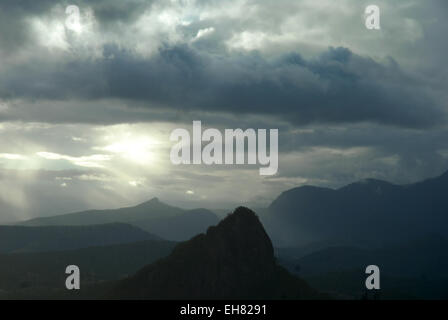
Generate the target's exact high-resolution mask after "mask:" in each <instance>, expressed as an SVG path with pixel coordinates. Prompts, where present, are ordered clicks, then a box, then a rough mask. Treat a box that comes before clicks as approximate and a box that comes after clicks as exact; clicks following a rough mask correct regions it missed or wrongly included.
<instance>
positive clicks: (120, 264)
mask: <svg viewBox="0 0 448 320" xmlns="http://www.w3.org/2000/svg"><path fill="white" fill-rule="evenodd" d="M175 244H176V243H174V242H170V241H162V240H160V241H159V240H147V241H142V242H134V243H127V244H119V245H111V246H101V247H89V248H83V249H77V250H67V251H55V252H40V253H15V254H0V292H1V291H3V297H7V298H14V297H21V298H25V297H26V298H31V299H33V298H34V299H35V298H44V297H47V296H46V295H48V294H51V292H53V291H59V292H61V294H63V293H64V292H66V291H67V290H66V289H65V286H64V283H65V278H66V277H67V275H66V274H65V268H66V267H67V266H68V265H71V264H74V263H75V264H76V265H77V266H78V267H79V268H80V269H81V272H82V277H81V287H82V288H83V289H84V287H85V286H88V285H90V284H93V283H98V282H102V281H108V280H118V279H121V278H124V277H126V276H128V275H130V274H133V273H135V272H136V271H137V270H139V269H141V268H142V267H143V266H145V265H147V264H149V263H152V262H154V261H156V260H158V259H160V258H162V257H164V256H167V255H168V254H169V253H170V252H171V251H172V249H173V248H174V246H175ZM72 295H73V296H76V294H72ZM1 297H2V295H1V294H0V298H1Z"/></svg>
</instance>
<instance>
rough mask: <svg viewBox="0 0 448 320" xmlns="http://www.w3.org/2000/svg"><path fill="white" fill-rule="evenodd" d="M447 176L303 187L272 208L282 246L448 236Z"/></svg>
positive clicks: (269, 219)
mask: <svg viewBox="0 0 448 320" xmlns="http://www.w3.org/2000/svg"><path fill="white" fill-rule="evenodd" d="M446 190H448V172H446V173H444V174H442V175H441V176H439V177H436V178H431V179H427V180H424V181H422V182H418V183H414V184H409V185H395V184H391V183H389V182H386V181H381V180H375V179H365V180H362V181H359V182H355V183H352V184H349V185H347V186H344V187H342V188H339V189H329V188H322V187H313V186H302V187H298V188H293V189H290V190H287V191H285V192H283V193H282V194H281V195H280V196H279V197H278V198H277V199H275V200H274V201H273V202H272V203H271V205H270V206H269V208H268V211H269V213H268V215H267V216H266V217H265V222H266V224H267V226H268V227H267V228H268V231H269V232H270V233H271V236H273V238H274V241H275V242H276V243H277V245H286V246H291V245H306V244H309V243H313V242H319V241H330V240H338V241H341V242H343V243H347V244H353V243H356V244H357V245H358V244H361V243H376V244H381V243H382V242H384V243H388V242H390V241H393V242H397V241H402V240H404V239H407V238H412V237H415V236H418V235H421V234H426V233H438V234H441V235H448V197H447V196H446V192H447V191H446Z"/></svg>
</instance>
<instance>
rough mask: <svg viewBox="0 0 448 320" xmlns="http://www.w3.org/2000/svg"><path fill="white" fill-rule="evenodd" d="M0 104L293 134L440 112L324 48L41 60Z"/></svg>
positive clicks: (418, 121)
mask: <svg viewBox="0 0 448 320" xmlns="http://www.w3.org/2000/svg"><path fill="white" fill-rule="evenodd" d="M0 85H1V89H0V94H1V96H2V97H3V98H10V99H11V98H29V99H66V98H72V99H80V100H91V99H100V98H118V99H124V100H130V101H135V102H138V103H139V104H140V105H141V104H142V103H143V104H144V105H145V106H146V107H147V108H161V107H163V108H167V109H168V110H176V111H209V112H217V111H222V112H228V113H232V114H262V115H270V116H274V117H277V118H281V119H285V120H287V121H289V122H291V123H293V124H300V125H301V124H309V123H348V122H374V123H381V124H387V125H396V126H403V127H428V126H433V125H436V124H438V123H440V122H442V121H444V120H445V116H444V114H443V112H442V110H441V109H442V106H440V105H439V103H438V100H437V99H436V98H434V95H433V94H430V93H431V92H430V91H429V90H428V89H427V88H426V85H425V82H424V81H423V80H421V79H418V78H415V77H413V76H411V75H409V74H407V73H406V72H405V71H403V70H402V69H401V68H400V67H399V65H398V64H397V63H396V62H395V61H394V60H393V59H389V61H387V62H385V63H384V64H380V63H378V62H375V61H374V60H372V59H370V58H366V57H361V56H359V55H356V54H354V53H352V52H351V51H350V50H349V49H346V48H330V49H328V50H327V51H326V52H324V53H322V54H321V55H320V56H318V57H317V58H314V59H308V60H306V59H304V58H302V57H301V56H300V54H298V53H292V54H289V55H284V56H282V57H281V58H277V59H266V58H263V57H261V56H260V55H258V54H256V53H249V54H227V55H220V56H217V55H210V54H207V53H203V52H200V51H197V50H195V49H194V48H192V47H190V46H187V45H183V46H176V47H164V48H162V49H160V50H159V53H158V54H156V55H154V56H152V57H151V58H142V57H140V56H138V55H136V54H133V53H132V52H131V51H130V50H126V49H119V48H117V46H114V45H108V46H105V47H104V58H103V59H101V60H93V59H92V60H87V61H86V60H83V61H81V60H75V61H71V62H61V63H54V61H51V60H47V61H45V60H43V61H40V62H38V63H30V64H27V65H22V66H19V67H16V68H12V69H9V70H7V72H4V73H3V74H2V75H0Z"/></svg>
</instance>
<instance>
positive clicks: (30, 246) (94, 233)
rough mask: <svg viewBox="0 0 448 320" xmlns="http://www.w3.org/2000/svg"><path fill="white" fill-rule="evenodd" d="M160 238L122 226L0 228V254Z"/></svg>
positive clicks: (117, 224) (129, 226) (69, 248)
mask: <svg viewBox="0 0 448 320" xmlns="http://www.w3.org/2000/svg"><path fill="white" fill-rule="evenodd" d="M157 239H160V238H158V237H156V236H154V235H151V234H149V233H147V232H145V231H143V230H141V229H139V228H137V227H134V226H131V225H129V224H124V223H110V224H104V225H94V226H43V227H24V226H0V253H19V252H40V251H58V250H72V249H78V248H85V247H90V246H104V245H111V244H119V243H129V242H135V241H143V240H157Z"/></svg>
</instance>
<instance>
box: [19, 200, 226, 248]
mask: <svg viewBox="0 0 448 320" xmlns="http://www.w3.org/2000/svg"><path fill="white" fill-rule="evenodd" d="M218 221H219V218H218V217H217V216H216V215H215V214H214V213H213V212H211V211H209V210H207V209H192V210H184V209H181V208H177V207H174V206H170V205H168V204H165V203H163V202H161V201H160V200H159V199H158V198H153V199H151V200H149V201H146V202H144V203H141V204H139V205H136V206H133V207H125V208H119V209H105V210H88V211H82V212H74V213H69V214H63V215H57V216H52V217H44V218H36V219H31V220H28V221H24V222H21V223H20V224H19V225H24V226H46V225H70V226H76V225H78V226H80V225H96V224H106V223H116V222H118V223H127V224H131V225H134V226H136V227H138V228H141V229H143V230H145V231H147V232H149V233H152V234H155V235H158V236H160V237H161V238H164V239H167V240H172V241H184V240H188V239H190V238H191V237H193V236H195V235H196V234H198V233H201V232H204V231H205V230H206V229H207V228H208V227H209V226H211V225H214V224H216V223H217V222H218Z"/></svg>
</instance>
